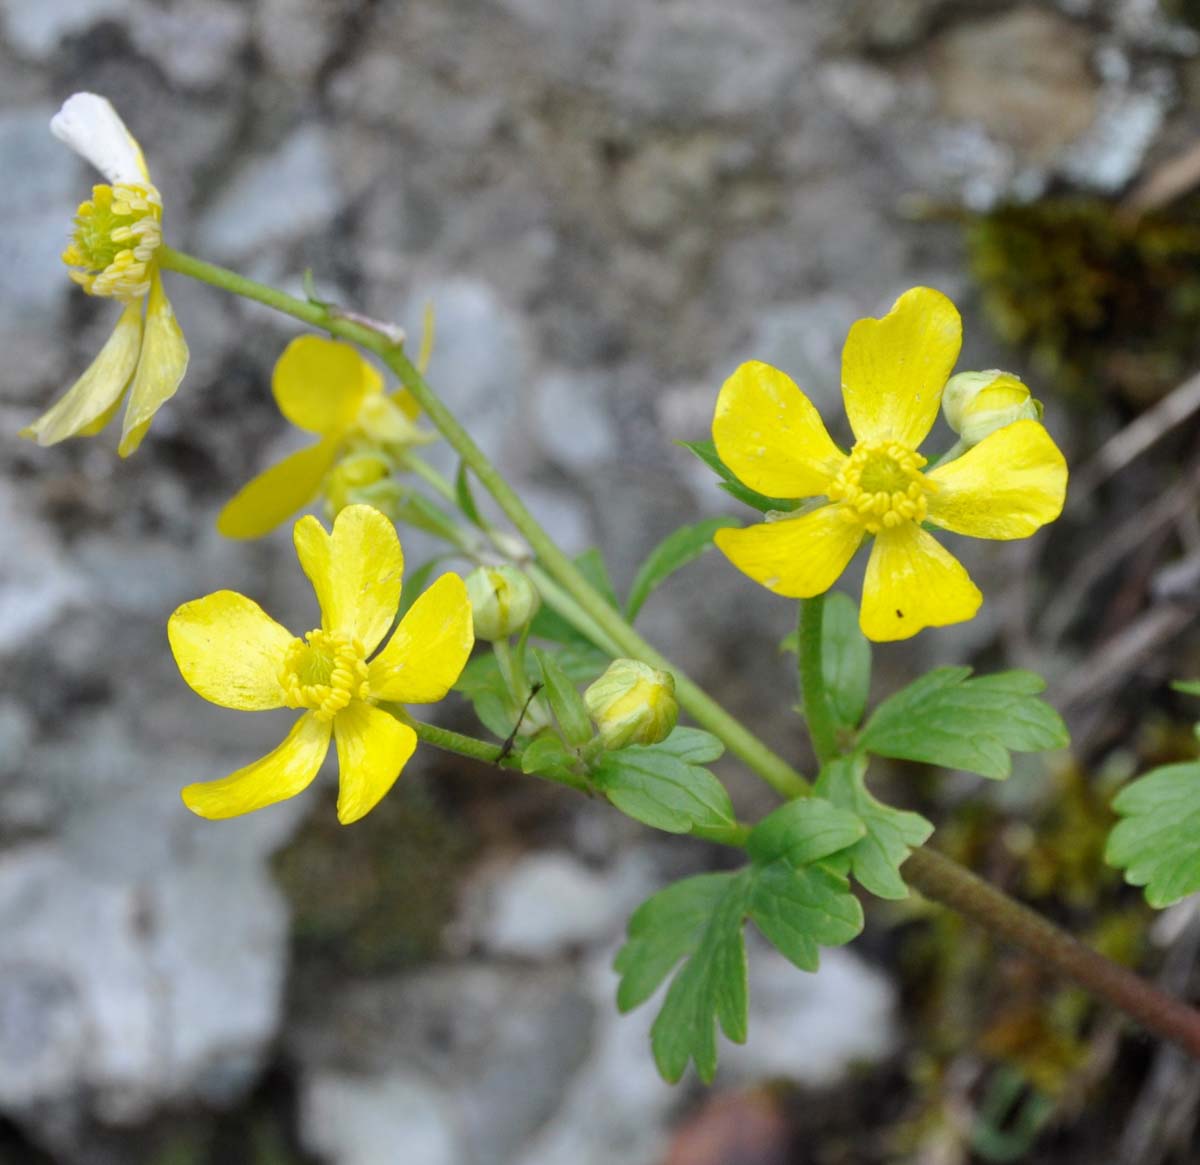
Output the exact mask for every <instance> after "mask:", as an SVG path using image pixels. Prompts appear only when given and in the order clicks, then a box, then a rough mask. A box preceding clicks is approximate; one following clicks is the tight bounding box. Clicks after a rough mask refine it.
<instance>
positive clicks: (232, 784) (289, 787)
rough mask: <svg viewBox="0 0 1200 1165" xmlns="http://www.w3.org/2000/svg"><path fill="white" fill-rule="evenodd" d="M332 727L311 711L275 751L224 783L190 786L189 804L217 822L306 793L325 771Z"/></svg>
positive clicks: (186, 800)
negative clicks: (316, 778)
mask: <svg viewBox="0 0 1200 1165" xmlns="http://www.w3.org/2000/svg"><path fill="white" fill-rule="evenodd" d="M332 728H333V725H331V724H330V723H329V722H328V721H324V722H322V721H321V720H318V719H317V717H316V716H314V715H313V714H312V713H311V712H306V713H305V714H304V715H303V716H301V717H300V719H299V720H297V721H296V723H295V725H294V726H293V728H292V730H291V732H289V733H288V734H287V737H286V738H285V739H284V742H283V743H282V744H281V745H280V746H279V747H278V748H277V749H275V750H274V752H269V753H267V755H266V756H264V757H263V758H262V759H261V760H256V761H255V762H254V763H253V764H252V765H247V766H246V767H245V768H244V769H238V771H237V772H236V773H231V774H230V775H229V776H227V777H223V778H222V779H221V780H219V781H205V782H203V783H202V784H198V785H188V786H187V788H185V789H184V790H183V803H184V804H185V805H186V806H187V807H188V808H189V809H190V810H191V811H192V812H193V813H196V814H199V816H201V817H207V818H208V819H209V820H210V821H217V820H221V819H222V818H225V817H240V816H241V815H242V814H243V813H253V812H254V810H256V809H262V808H265V807H266V806H267V805H274V804H276V802H279V801H286V800H287V799H288V798H289V797H294V796H295V795H296V794H297V793H302V792H303V791H304V790H305V789H307V788H308V786H309V785H311V784H312V783H313V779H314V778H315V777H316V775H317V773H318V772H320V769H321V762H322V761H323V760H324V759H325V754H326V753H327V752H328V751H329V736H330V732H331V730H332Z"/></svg>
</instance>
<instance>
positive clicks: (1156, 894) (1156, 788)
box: [1104, 760, 1200, 909]
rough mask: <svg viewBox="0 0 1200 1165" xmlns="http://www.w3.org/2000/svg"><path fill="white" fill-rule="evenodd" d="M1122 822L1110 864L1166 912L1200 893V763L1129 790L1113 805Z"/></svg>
mask: <svg viewBox="0 0 1200 1165" xmlns="http://www.w3.org/2000/svg"><path fill="white" fill-rule="evenodd" d="M1112 807H1113V809H1114V810H1115V811H1116V813H1117V814H1118V815H1119V816H1120V817H1121V818H1122V820H1121V821H1119V822H1118V823H1117V825H1116V826H1115V827H1114V829H1113V831H1112V833H1110V834H1109V836H1108V845H1107V848H1106V849H1105V852H1104V859H1105V861H1107V862H1108V864H1109V865H1112V866H1117V867H1119V868H1121V869H1123V870H1124V871H1125V880H1126V881H1127V882H1128V883H1129V884H1130V885H1131V886H1144V887H1145V894H1146V901H1147V902H1149V903H1150V905H1151V906H1153V907H1155V908H1157V909H1161V908H1162V907H1164V906H1170V905H1171V903H1173V902H1178V901H1179V900H1180V899H1181V898H1184V897H1186V896H1187V895H1188V894H1193V893H1195V892H1196V891H1197V890H1200V760H1193V761H1186V762H1184V763H1182V764H1175V765H1165V766H1163V767H1162V768H1157V769H1153V770H1152V771H1151V772H1149V773H1147V774H1146V775H1145V776H1142V777H1139V778H1138V779H1137V780H1136V781H1133V782H1132V783H1131V784H1129V785H1127V786H1126V787H1125V788H1124V789H1122V790H1121V792H1120V793H1119V794H1118V795H1117V797H1116V799H1115V800H1114V801H1113V806H1112Z"/></svg>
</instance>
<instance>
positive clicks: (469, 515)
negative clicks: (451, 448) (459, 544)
mask: <svg viewBox="0 0 1200 1165" xmlns="http://www.w3.org/2000/svg"><path fill="white" fill-rule="evenodd" d="M454 497H455V499H456V500H457V502H458V508H459V509H460V510H462V512H463V516H464V517H465V518H466V519H467V521H469V522H470V523H471V524H472V525H473V526H478V527H479V528H480V529H481V530H482V529H483V527H484V523H483V519H482V518H481V517H480V516H479V507H478V506H477V505H476V504H475V495H474V494H473V493H472V492H471V479H470V477H469V476H468V473H467V463H466V462H465V461H460V462H459V463H458V473H457V474H456V475H455V478H454Z"/></svg>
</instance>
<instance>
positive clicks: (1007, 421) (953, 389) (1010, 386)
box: [942, 368, 1042, 449]
mask: <svg viewBox="0 0 1200 1165" xmlns="http://www.w3.org/2000/svg"><path fill="white" fill-rule="evenodd" d="M942 412H943V413H945V416H946V423H947V424H948V425H949V426H950V428H951V429H953V430H954V431H955V432H956V433H957V434H958V435H959V437H961V438H962V444H963V445H965V446H966V447H967V448H968V449H969V448H971V446H973V445H978V444H979V442H980V441H982V440H983V439H984V437H986V436H988V434H990V433H994V432H995V431H996V430H997V429H1003V428H1004V427H1005V426H1006V425H1011V424H1013V423H1014V422H1015V421H1021V420H1026V419H1028V420H1031V421H1040V420H1041V419H1042V404H1041V401H1037V400H1034V399H1033V396H1032V394H1031V393H1030V391H1029V389H1028V388H1027V387H1026V386H1025V385H1024V384H1022V383H1021V382H1020V381H1019V380H1018V379H1017V378H1016V377H1015V376H1013V375H1012V374H1011V373H1008V372H1001V371H1000V370H999V369H998V368H992V369H990V370H988V371H986V372H960V373H959V374H958V375H957V376H952V377H951V378H950V379H949V380H948V381H947V382H946V387H945V389H944V391H943V392H942Z"/></svg>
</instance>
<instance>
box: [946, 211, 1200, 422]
mask: <svg viewBox="0 0 1200 1165" xmlns="http://www.w3.org/2000/svg"><path fill="white" fill-rule="evenodd" d="M967 243H968V249H969V253H970V263H971V269H972V272H973V274H974V276H975V278H976V280H977V281H978V283H979V285H980V288H981V290H982V292H983V301H984V307H985V310H986V312H987V314H988V317H989V319H990V320H991V322H992V324H993V326H994V327H995V329H996V331H997V332H999V334H1000V335H1001V337H1003V338H1004V339H1005V340H1007V341H1008V342H1009V343H1011V344H1013V345H1015V346H1017V347H1019V348H1022V349H1024V350H1025V351H1026V352H1027V353H1028V354H1029V356H1030V358H1031V360H1032V361H1033V363H1034V365H1035V367H1036V369H1037V372H1038V375H1039V377H1041V379H1042V380H1043V381H1044V382H1045V383H1043V384H1040V385H1039V389H1040V392H1041V394H1043V395H1051V394H1052V393H1054V392H1055V391H1058V392H1061V393H1062V394H1064V395H1065V396H1067V397H1068V398H1073V399H1074V400H1075V401H1076V402H1077V403H1087V402H1088V401H1089V400H1093V401H1094V400H1095V398H1096V397H1097V396H1113V397H1116V398H1118V399H1121V400H1124V401H1126V402H1128V403H1130V404H1132V405H1134V406H1137V407H1142V406H1144V405H1146V404H1149V403H1152V402H1153V401H1155V400H1157V399H1158V398H1159V397H1161V396H1162V395H1163V394H1164V393H1165V392H1167V391H1168V390H1169V389H1170V388H1172V387H1173V386H1174V385H1175V384H1176V383H1177V382H1178V381H1179V380H1180V379H1181V378H1182V377H1183V376H1184V375H1185V374H1186V373H1187V372H1188V371H1189V370H1190V368H1191V367H1193V366H1194V363H1195V361H1196V359H1197V358H1200V201H1198V200H1195V199H1189V200H1187V201H1186V202H1184V203H1180V204H1178V205H1177V206H1176V207H1173V208H1170V209H1169V210H1166V211H1160V212H1155V213H1153V214H1147V215H1143V216H1141V217H1135V216H1133V215H1129V214H1123V213H1120V212H1119V211H1118V209H1117V208H1116V207H1115V206H1114V205H1113V204H1111V203H1109V202H1106V201H1104V200H1102V199H1094V198H1055V199H1045V200H1043V201H1040V202H1034V203H1029V204H1027V205H1008V206H1002V207H999V208H997V209H995V210H993V211H991V212H990V213H988V214H986V215H982V216H980V217H978V218H976V219H974V220H972V222H971V224H970V226H969V227H968V234H967Z"/></svg>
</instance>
